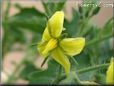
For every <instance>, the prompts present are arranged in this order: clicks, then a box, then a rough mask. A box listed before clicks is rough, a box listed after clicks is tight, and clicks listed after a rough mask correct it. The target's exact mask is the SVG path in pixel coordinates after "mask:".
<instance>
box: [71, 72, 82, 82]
mask: <svg viewBox="0 0 114 86" xmlns="http://www.w3.org/2000/svg"><path fill="white" fill-rule="evenodd" d="M72 74H73V76H74V80H75V81H76V82H77V83H78V84H81V80H80V79H79V77H78V75H77V73H76V72H72Z"/></svg>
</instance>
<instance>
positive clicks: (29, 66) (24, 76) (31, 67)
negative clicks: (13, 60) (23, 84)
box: [20, 61, 40, 80]
mask: <svg viewBox="0 0 114 86" xmlns="http://www.w3.org/2000/svg"><path fill="white" fill-rule="evenodd" d="M38 70H39V71H40V69H38V68H36V67H35V66H34V65H33V63H30V62H27V61H26V62H25V66H24V68H23V70H22V71H21V73H20V78H22V79H24V80H29V78H28V76H29V75H30V73H31V72H33V71H38Z"/></svg>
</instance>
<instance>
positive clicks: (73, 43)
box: [37, 11, 85, 75]
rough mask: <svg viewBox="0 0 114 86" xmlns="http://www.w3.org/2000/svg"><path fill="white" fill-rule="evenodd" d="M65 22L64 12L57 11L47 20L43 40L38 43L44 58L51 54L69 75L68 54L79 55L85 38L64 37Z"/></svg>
mask: <svg viewBox="0 0 114 86" xmlns="http://www.w3.org/2000/svg"><path fill="white" fill-rule="evenodd" d="M63 22H64V12H63V11H57V12H55V13H54V14H53V16H52V17H51V18H50V19H49V20H48V22H47V25H46V28H45V30H44V33H43V36H42V41H41V42H40V43H39V44H38V46H37V49H38V51H39V53H40V54H41V55H42V56H43V57H44V58H47V57H48V56H49V55H50V56H51V57H52V58H53V59H54V60H55V61H57V62H58V63H59V64H61V65H62V66H63V67H64V69H65V72H66V75H68V74H69V72H70V62H69V58H68V56H74V55H77V54H79V53H80V52H81V51H82V49H83V48H84V46H85V38H83V37H78V38H62V37H61V33H62V30H63V29H64V27H63Z"/></svg>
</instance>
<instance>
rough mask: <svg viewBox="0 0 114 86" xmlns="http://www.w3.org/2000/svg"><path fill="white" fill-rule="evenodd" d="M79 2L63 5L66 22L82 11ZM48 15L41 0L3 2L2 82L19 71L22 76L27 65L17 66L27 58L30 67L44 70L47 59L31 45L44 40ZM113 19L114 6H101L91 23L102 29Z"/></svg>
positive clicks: (4, 0) (5, 0)
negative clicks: (41, 66)
mask: <svg viewBox="0 0 114 86" xmlns="http://www.w3.org/2000/svg"><path fill="white" fill-rule="evenodd" d="M46 3H47V2H46ZM48 3H49V4H50V3H52V2H48ZM56 3H57V2H56ZM77 3H82V1H75V0H71V1H70V0H68V1H66V2H65V4H64V6H63V10H64V12H65V19H66V20H67V21H68V22H71V21H72V20H73V19H74V17H73V11H74V9H75V10H78V9H79V6H78V5H77ZM8 6H9V7H8ZM50 10H51V9H50ZM52 10H53V9H52ZM45 12H46V10H45V6H44V5H43V4H42V1H40V0H10V3H9V2H8V0H3V1H2V17H1V18H2V22H3V24H2V28H1V38H2V51H3V53H2V55H3V57H2V73H3V74H2V75H1V82H2V83H4V82H5V81H7V79H8V75H11V74H12V73H15V72H16V76H17V77H18V74H19V71H22V70H23V68H24V66H25V65H22V67H21V68H20V67H17V65H18V64H21V63H23V59H25V57H26V59H27V61H28V63H27V62H26V64H27V65H28V64H29V62H31V61H32V62H33V64H34V65H35V67H36V68H39V67H40V65H41V63H42V62H43V58H41V57H40V56H39V54H38V51H37V47H36V46H32V47H31V45H32V44H36V43H38V42H39V41H40V40H41V34H42V32H43V30H44V29H45V24H46V18H45V17H44V16H43V13H45ZM112 17H113V8H112V7H101V8H100V11H99V12H98V14H96V15H93V16H92V18H91V19H90V20H89V22H90V24H93V25H95V26H97V28H98V29H101V28H103V26H104V25H105V24H106V22H107V21H108V20H109V19H111V18H112ZM74 26H75V25H74ZM9 28H10V29H9ZM111 40H112V39H111ZM111 42H112V41H111ZM111 46H112V44H111ZM29 65H30V64H29ZM16 67H17V69H18V68H19V70H18V71H16V69H15V68H16ZM43 68H44V69H45V68H47V65H46V64H45V65H44V66H43ZM33 70H35V68H33ZM14 71H15V72H14ZM28 71H29V70H28ZM23 74H24V73H23ZM25 75H26V74H25ZM14 83H17V84H18V83H19V84H26V83H28V81H27V80H24V79H23V77H20V78H18V79H16V80H15V82H14Z"/></svg>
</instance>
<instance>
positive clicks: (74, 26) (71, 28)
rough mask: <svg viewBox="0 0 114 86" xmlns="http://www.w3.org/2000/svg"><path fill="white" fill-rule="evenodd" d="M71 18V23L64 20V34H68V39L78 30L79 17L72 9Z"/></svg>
mask: <svg viewBox="0 0 114 86" xmlns="http://www.w3.org/2000/svg"><path fill="white" fill-rule="evenodd" d="M72 17H73V18H72V21H71V22H68V21H67V20H66V19H65V21H64V27H65V28H66V33H68V35H69V36H70V37H73V36H75V35H76V33H77V31H78V29H80V28H79V15H78V11H76V10H75V9H73V12H72Z"/></svg>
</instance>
